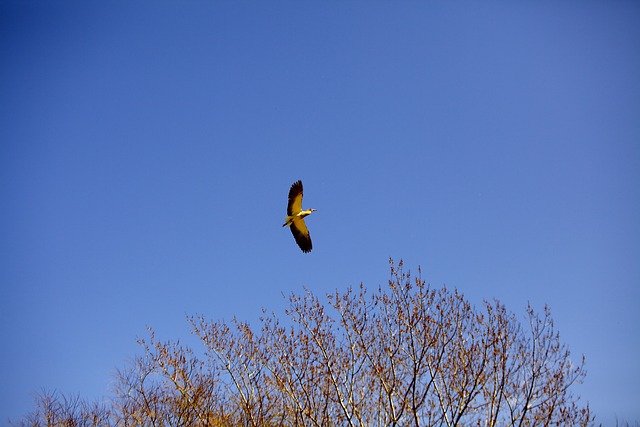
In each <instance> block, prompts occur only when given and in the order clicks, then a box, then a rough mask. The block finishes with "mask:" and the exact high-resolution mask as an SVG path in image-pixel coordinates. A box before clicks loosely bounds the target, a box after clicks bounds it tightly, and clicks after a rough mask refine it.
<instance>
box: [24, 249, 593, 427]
mask: <svg viewBox="0 0 640 427" xmlns="http://www.w3.org/2000/svg"><path fill="white" fill-rule="evenodd" d="M390 269H391V278H390V280H389V282H388V285H387V286H384V287H383V286H380V287H378V288H377V289H375V290H373V291H370V290H368V289H367V288H366V287H365V286H364V285H362V284H361V285H360V286H359V287H356V288H350V289H347V290H346V291H344V292H340V291H336V292H335V293H333V294H329V295H326V296H325V297H323V298H320V297H318V296H317V295H315V294H314V293H313V292H311V291H309V290H305V291H304V292H303V293H301V294H296V293H292V294H291V295H290V296H289V298H288V302H289V307H288V309H287V310H286V311H285V315H284V316H278V315H276V314H275V313H272V312H268V311H267V310H263V313H262V317H261V322H260V326H259V328H256V329H254V328H252V327H251V326H250V325H249V324H248V323H246V322H242V321H240V320H237V319H233V320H232V321H230V322H225V321H215V322H212V321H209V320H208V319H207V318H206V317H204V316H192V317H190V318H189V319H188V320H189V323H190V324H191V327H192V331H193V333H194V334H195V335H196V337H197V338H198V339H199V341H200V342H201V344H202V347H201V348H199V349H194V348H192V347H190V346H187V345H185V344H182V343H180V341H161V340H159V339H157V338H156V335H155V332H154V331H153V330H152V329H149V336H148V337H147V338H145V339H139V343H140V345H141V347H142V349H143V351H142V354H141V355H139V356H137V357H136V358H135V359H133V360H132V363H131V364H130V366H128V367H127V368H126V369H123V370H119V371H118V372H117V375H116V385H115V389H114V391H113V395H112V396H111V397H109V398H108V399H106V400H105V401H104V402H101V403H88V402H86V401H84V400H82V399H80V398H79V397H76V398H69V397H67V396H65V395H61V394H57V393H44V394H42V395H40V396H39V398H38V399H37V402H36V403H37V405H36V409H35V410H34V412H33V413H31V414H30V415H28V416H26V417H25V418H24V419H23V420H21V422H20V424H19V425H23V426H44V425H47V426H50V425H64V426H134V425H135V426H472V425H473V426H586V425H590V424H591V423H592V416H591V415H590V411H589V407H588V405H586V404H585V405H582V404H581V403H580V401H579V399H578V397H576V396H574V395H573V393H572V392H571V390H570V388H571V386H572V385H573V384H576V383H578V382H581V381H582V380H583V379H584V376H585V375H586V371H585V367H584V357H582V358H579V360H577V361H575V360H573V359H571V358H570V352H569V350H568V348H567V347H566V345H564V344H563V343H562V342H561V341H560V337H559V334H558V332H557V331H556V329H555V328H554V324H553V320H552V318H551V314H550V311H549V309H548V308H547V307H545V308H544V310H543V311H542V312H541V313H537V312H536V311H534V309H533V308H532V307H527V308H526V312H525V314H524V316H522V320H519V317H518V316H516V315H515V314H514V313H512V312H510V311H508V310H507V309H506V308H505V306H504V305H502V304H501V303H500V302H499V301H497V300H493V301H485V302H483V304H482V305H481V306H480V307H475V306H474V305H472V304H471V303H470V302H469V301H468V300H466V299H465V297H464V296H463V295H462V294H461V293H459V292H458V291H457V290H455V289H454V290H450V289H447V288H444V287H443V288H433V287H431V286H429V285H427V284H426V283H425V281H423V280H422V279H421V277H420V269H418V275H417V277H412V275H411V274H410V273H408V272H405V271H404V270H403V263H402V261H400V262H399V263H397V265H396V264H395V263H394V262H393V260H390Z"/></svg>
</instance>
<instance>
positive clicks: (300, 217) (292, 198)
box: [282, 180, 316, 253]
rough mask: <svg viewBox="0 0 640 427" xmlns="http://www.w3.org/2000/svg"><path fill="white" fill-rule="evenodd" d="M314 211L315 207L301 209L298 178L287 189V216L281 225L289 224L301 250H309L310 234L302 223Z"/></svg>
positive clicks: (300, 185)
mask: <svg viewBox="0 0 640 427" xmlns="http://www.w3.org/2000/svg"><path fill="white" fill-rule="evenodd" d="M312 212H316V210H315V209H306V210H302V181H300V180H298V181H296V182H294V183H293V184H292V185H291V188H290V189H289V203H288V204H287V218H286V219H285V222H284V224H282V226H283V227H286V226H289V227H290V228H291V234H293V238H294V239H296V243H297V244H298V246H300V249H302V252H304V253H309V252H311V249H312V247H313V246H312V245H311V236H310V235H309V229H308V228H307V225H306V224H305V223H304V217H305V216H308V215H311V213H312Z"/></svg>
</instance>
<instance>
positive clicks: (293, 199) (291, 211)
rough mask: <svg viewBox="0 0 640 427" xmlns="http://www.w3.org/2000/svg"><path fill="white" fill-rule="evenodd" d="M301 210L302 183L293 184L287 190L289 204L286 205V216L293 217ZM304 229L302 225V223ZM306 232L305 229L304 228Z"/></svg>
mask: <svg viewBox="0 0 640 427" xmlns="http://www.w3.org/2000/svg"><path fill="white" fill-rule="evenodd" d="M301 210H302V181H300V180H298V181H296V182H294V183H293V185H292V186H291V189H290V190H289V204H288V205H287V215H289V216H291V215H295V214H297V213H298V212H300V211H301ZM303 227H304V223H303ZM304 229H305V230H306V229H307V228H306V227H304ZM307 234H308V233H307Z"/></svg>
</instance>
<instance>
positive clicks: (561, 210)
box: [0, 0, 640, 423]
mask: <svg viewBox="0 0 640 427" xmlns="http://www.w3.org/2000/svg"><path fill="white" fill-rule="evenodd" d="M298 179H302V181H303V182H304V186H305V199H304V205H305V207H313V208H316V209H318V211H317V212H316V213H314V214H313V215H312V216H311V217H309V218H308V219H307V224H308V226H309V228H310V231H311V236H312V238H313V243H314V249H313V252H311V253H310V254H306V255H305V254H303V253H302V252H301V251H300V250H299V249H298V247H297V246H296V244H295V242H294V240H293V237H292V236H291V233H290V232H289V231H288V230H286V229H283V228H282V223H283V219H284V216H285V210H286V197H287V192H288V189H289V186H290V185H291V184H292V183H293V182H294V181H296V180H298ZM0 200H1V202H0V203H1V204H0V227H1V228H0V233H1V234H0V251H1V254H0V255H1V256H0V285H1V287H0V342H1V346H2V350H1V351H0V375H1V377H2V387H0V419H1V420H2V421H0V423H5V422H6V419H7V418H8V417H11V418H12V419H17V418H19V417H20V416H21V415H23V414H24V413H25V412H28V411H29V410H30V409H32V393H34V392H38V391H41V390H42V389H47V390H58V391H62V392H65V393H80V394H81V395H82V396H84V397H88V398H90V399H93V398H99V397H100V396H103V395H105V394H108V392H109V387H110V386H111V384H112V382H113V373H114V371H115V369H116V368H119V367H123V366H125V365H126V362H127V360H128V359H129V358H130V357H132V356H134V355H135V354H138V352H139V348H138V346H137V345H136V343H135V339H136V337H144V336H146V332H145V326H146V325H150V326H153V327H154V328H156V329H157V331H158V335H159V336H160V337H161V338H163V339H164V338H183V337H188V336H189V326H188V324H187V322H186V321H185V315H188V314H196V313H201V314H204V315H206V316H207V317H209V318H210V319H213V320H217V319H230V318H231V317H232V316H234V315H235V316H237V317H238V318H240V319H243V320H249V321H252V322H254V321H255V320H256V319H257V318H258V316H259V315H260V309H261V307H266V308H267V309H269V310H274V311H277V312H281V311H282V310H283V309H284V307H285V305H286V301H285V298H284V297H283V293H284V294H288V293H290V292H291V291H294V292H301V291H302V289H303V287H304V286H306V287H308V288H309V289H311V290H312V291H314V292H315V293H318V294H323V293H325V292H331V291H332V290H335V289H336V288H338V289H345V288H346V287H347V286H350V285H357V284H359V283H360V282H364V283H365V285H368V286H371V287H377V286H378V285H381V284H382V285H384V284H386V282H387V280H388V278H389V274H388V258H389V257H390V256H391V257H393V258H395V259H400V258H403V259H404V260H405V263H406V265H407V266H408V267H409V268H411V269H413V270H415V269H417V266H418V265H421V266H422V269H423V278H425V279H426V280H427V281H428V282H429V283H431V284H432V285H433V286H442V285H445V284H446V285H447V286H449V287H456V288H458V289H459V290H460V291H461V292H462V293H464V295H465V296H466V297H467V298H468V299H470V300H471V302H473V303H474V304H480V303H481V301H482V300H483V299H492V298H498V299H499V300H501V301H502V302H503V303H505V304H506V305H507V308H508V309H510V310H512V311H514V312H516V313H519V314H522V315H524V309H525V307H526V304H527V302H531V304H532V305H533V306H534V308H536V309H538V310H541V309H542V308H543V306H544V304H545V303H547V304H549V306H550V308H551V310H552V315H553V317H554V319H555V320H556V327H557V328H558V330H559V331H560V334H561V339H562V340H563V341H564V342H565V343H567V344H568V346H569V347H570V349H571V350H572V354H573V356H574V357H575V358H576V359H579V358H580V355H581V354H585V356H586V359H587V370H588V376H587V379H586V383H585V384H584V385H583V386H580V387H578V388H576V389H575V390H576V392H578V393H579V394H580V395H581V396H582V398H583V399H584V400H586V401H588V402H589V403H590V405H591V407H592V409H593V411H594V412H595V414H596V415H597V417H598V421H603V422H610V421H611V420H613V419H614V417H615V416H618V417H619V418H620V419H625V420H628V421H635V420H640V387H639V386H638V385H639V384H640V364H639V363H638V355H639V354H640V332H639V329H640V3H639V2H633V1H629V2H621V1H598V2H591V1H561V2H555V1H535V2H506V1H500V2H444V1H434V2H413V1H404V2H384V1H373V2H355V1H354V2H331V1H330V2H294V1H272V2H262V1H256V2H242V1H241V2H226V1H221V2H218V1H216V2H208V1H195V0H194V1H186V2H185V1H181V2H177V1H175V2H174V1H168V0H165V1H149V2H145V1H104V2H103V1H100V2H98V1H91V2H86V1H71V2H69V1H66V2H65V1H58V2H32V1H18V0H15V1H4V0H3V1H0Z"/></svg>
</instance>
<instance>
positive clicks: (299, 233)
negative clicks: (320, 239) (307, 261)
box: [290, 218, 312, 253]
mask: <svg viewBox="0 0 640 427" xmlns="http://www.w3.org/2000/svg"><path fill="white" fill-rule="evenodd" d="M290 228H291V234H293V238H294V239H296V243H297V244H298V246H300V249H302V252H304V253H307V252H311V248H312V245H311V236H310V235H309V229H308V228H307V225H306V224H305V223H304V220H303V219H302V218H296V219H294V220H293V223H292V224H291V227H290Z"/></svg>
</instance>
